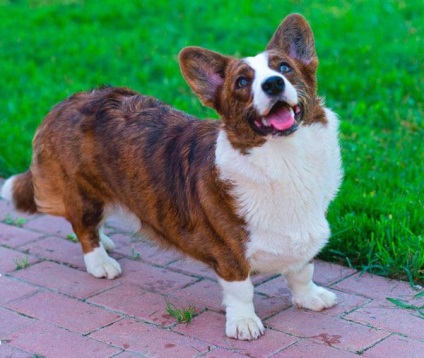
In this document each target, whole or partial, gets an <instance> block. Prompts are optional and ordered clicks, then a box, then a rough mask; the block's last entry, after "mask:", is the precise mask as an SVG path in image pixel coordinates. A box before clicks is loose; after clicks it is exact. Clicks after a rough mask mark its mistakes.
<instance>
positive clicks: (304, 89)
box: [180, 14, 325, 150]
mask: <svg viewBox="0 0 424 358" xmlns="http://www.w3.org/2000/svg"><path fill="white" fill-rule="evenodd" d="M180 66H181V71H182V73H183V76H184V78H185V79H186V81H187V82H188V84H189V85H190V86H191V88H192V89H193V90H194V92H195V93H196V94H197V96H198V97H199V98H200V100H201V101H202V103H203V104H205V105H206V106H209V107H212V108H214V109H215V110H216V111H217V112H218V113H219V114H220V115H221V118H222V122H223V125H224V128H225V130H226V132H227V135H228V138H229V140H230V141H231V143H232V144H233V146H234V147H236V148H239V149H241V150H246V149H249V148H251V147H253V146H258V145H261V144H263V143H264V142H265V141H266V140H267V139H268V138H271V137H274V138H275V137H285V136H289V135H292V134H293V133H294V132H295V131H296V129H298V127H299V126H301V125H308V124H311V123H313V122H317V121H318V122H319V121H321V122H325V115H324V111H323V109H322V107H321V102H320V99H319V98H318V97H317V96H316V69H317V66H318V58H317V56H316V53H315V45H314V38H313V34H312V30H311V28H310V26H309V24H308V22H307V21H306V20H305V19H304V18H303V17H302V16H301V15H297V14H292V15H289V16H288V17H286V18H285V19H284V20H283V22H282V23H281V24H280V26H279V27H278V29H277V30H276V32H275V33H274V35H273V37H272V38H271V40H270V42H269V43H268V45H267V47H266V51H265V52H262V53H260V54H258V55H256V56H254V57H247V58H243V59H240V60H239V59H235V58H232V57H228V56H223V55H221V54H219V53H216V52H213V51H209V50H206V49H202V48H199V47H187V48H185V49H183V50H182V51H181V53H180Z"/></svg>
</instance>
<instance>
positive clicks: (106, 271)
mask: <svg viewBox="0 0 424 358" xmlns="http://www.w3.org/2000/svg"><path fill="white" fill-rule="evenodd" d="M84 262H85V266H86V267H87V272H88V273H89V274H91V275H93V276H94V277H98V278H100V277H106V278H107V279H109V280H111V279H114V278H115V277H118V276H119V275H120V274H121V272H122V270H121V265H119V263H118V261H116V260H114V259H113V258H111V257H110V256H108V254H107V252H106V250H105V249H104V247H103V246H99V247H97V248H95V249H94V250H93V251H92V252H89V253H88V254H85V255H84Z"/></svg>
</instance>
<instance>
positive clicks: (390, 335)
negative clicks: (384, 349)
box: [358, 330, 397, 355]
mask: <svg viewBox="0 0 424 358" xmlns="http://www.w3.org/2000/svg"><path fill="white" fill-rule="evenodd" d="M381 331H383V332H384V330H381ZM389 333H390V334H388V335H387V336H386V337H383V338H381V339H379V340H378V341H377V342H374V343H372V344H370V345H369V346H367V347H365V348H364V349H362V350H360V351H358V354H360V355H363V354H364V353H365V352H366V351H368V350H370V349H371V348H373V347H375V346H377V345H378V344H380V343H383V342H384V341H385V340H387V339H388V338H389V337H392V336H396V335H397V334H395V333H393V332H389Z"/></svg>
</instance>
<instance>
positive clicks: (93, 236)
mask: <svg viewBox="0 0 424 358" xmlns="http://www.w3.org/2000/svg"><path fill="white" fill-rule="evenodd" d="M78 194H79V195H72V203H67V205H66V207H67V212H68V217H67V219H68V220H69V221H70V222H71V224H72V228H73V230H74V232H75V234H76V235H77V237H78V240H79V242H80V243H81V246H82V251H83V253H84V262H85V266H86V268H87V272H88V273H89V274H91V275H93V276H94V277H106V278H108V279H113V278H115V277H117V276H119V275H120V273H121V266H120V265H119V263H118V262H117V261H116V260H114V259H113V258H111V257H110V256H109V255H108V254H107V252H106V249H107V250H110V249H112V248H113V247H114V244H113V242H112V240H111V239H109V238H108V237H107V236H106V235H104V234H103V232H102V229H101V225H102V223H103V215H104V205H103V203H101V202H100V201H98V200H96V199H93V198H90V197H89V196H88V195H87V194H86V193H84V192H83V191H82V190H78ZM69 208H71V209H69Z"/></svg>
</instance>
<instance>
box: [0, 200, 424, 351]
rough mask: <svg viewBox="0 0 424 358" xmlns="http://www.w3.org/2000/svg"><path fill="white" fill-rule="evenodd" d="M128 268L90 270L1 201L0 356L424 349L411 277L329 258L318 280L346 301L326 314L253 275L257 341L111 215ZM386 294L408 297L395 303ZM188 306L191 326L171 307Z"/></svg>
mask: <svg viewBox="0 0 424 358" xmlns="http://www.w3.org/2000/svg"><path fill="white" fill-rule="evenodd" d="M107 233H108V234H109V236H110V237H112V239H113V240H114V241H115V243H116V245H117V248H116V250H115V252H114V253H113V257H115V258H116V259H117V260H118V261H119V262H120V263H121V265H122V268H123V275H122V276H121V277H120V278H118V279H115V280H113V281H108V280H105V279H95V278H93V277H91V276H89V275H88V274H87V273H86V272H85V271H84V264H83V258H82V255H81V249H80V246H79V244H77V243H75V242H74V241H73V240H74V237H73V236H72V235H71V234H72V231H71V227H70V225H69V224H68V223H67V222H66V221H64V220H63V219H61V218H53V217H50V216H42V215H38V216H26V215H23V214H20V213H16V212H14V211H13V210H12V209H11V207H10V205H9V204H7V203H6V202H4V201H1V200H0V273H1V274H2V276H1V277H0V339H1V346H0V357H14V358H18V357H40V356H44V357H60V358H63V357H90V358H91V357H119V358H127V357H167V358H175V357H184V358H186V357H207V358H212V357H219V358H225V357H244V356H248V357H313V358H319V357H326V358H328V357H330V358H331V357H354V356H356V355H362V356H363V357H385V358H388V357H396V358H399V357H407V358H413V357H424V319H423V318H424V316H422V315H420V313H419V312H418V311H417V310H414V309H413V307H414V306H417V307H420V306H423V305H424V296H423V295H418V297H416V295H417V293H419V291H415V290H413V289H412V288H411V287H410V285H409V284H407V283H404V282H398V281H393V280H387V279H384V278H381V277H377V276H372V275H368V274H364V275H362V276H361V275H360V274H358V273H357V272H356V271H354V270H351V269H348V268H345V267H342V266H338V265H334V264H328V263H324V262H320V261H318V262H317V263H316V275H315V280H316V282H318V283H320V284H321V285H324V286H327V287H330V289H331V290H333V291H334V292H336V293H337V295H338V297H339V304H338V305H337V306H335V307H334V308H332V309H329V310H326V311H324V312H321V313H316V312H309V311H305V310H301V309H296V308H293V307H292V305H291V302H290V294H289V291H288V289H287V287H286V286H285V284H284V281H283V279H282V278H281V277H275V276H274V277H270V276H258V277H255V278H254V282H255V286H256V289H255V292H256V293H255V305H256V309H257V313H258V315H259V316H260V317H261V318H262V319H263V320H264V324H265V325H266V327H267V330H266V334H265V335H264V336H263V337H261V338H260V339H259V340H257V341H253V342H240V341H236V340H232V339H228V338H226V337H225V335H224V324H225V316H224V312H223V311H222V308H221V306H220V302H221V292H220V289H219V287H218V284H217V282H216V280H215V277H214V274H213V272H212V271H210V270H209V269H207V268H206V267H204V266H203V265H201V264H199V263H196V262H193V261H191V260H187V259H186V260H184V259H181V258H180V257H178V256H175V255H174V254H171V253H169V252H160V251H156V249H155V248H154V247H152V246H151V245H149V244H148V243H147V242H145V241H142V240H141V239H140V238H138V237H136V236H132V235H130V234H128V233H126V231H125V227H124V226H122V224H120V223H119V222H118V221H114V220H112V221H109V222H108V226H107ZM387 298H394V299H398V300H403V301H405V302H407V303H408V304H409V305H410V308H409V309H405V308H399V307H398V306H397V305H395V304H393V303H392V302H390V301H389V300H387ZM166 302H169V303H171V304H173V305H175V306H176V307H178V308H184V307H188V306H189V305H193V306H195V308H196V316H195V317H194V318H193V320H192V322H191V323H190V324H188V325H187V324H185V323H182V324H178V323H177V322H176V320H175V319H174V318H172V317H171V316H170V315H169V314H168V313H167V312H166Z"/></svg>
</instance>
